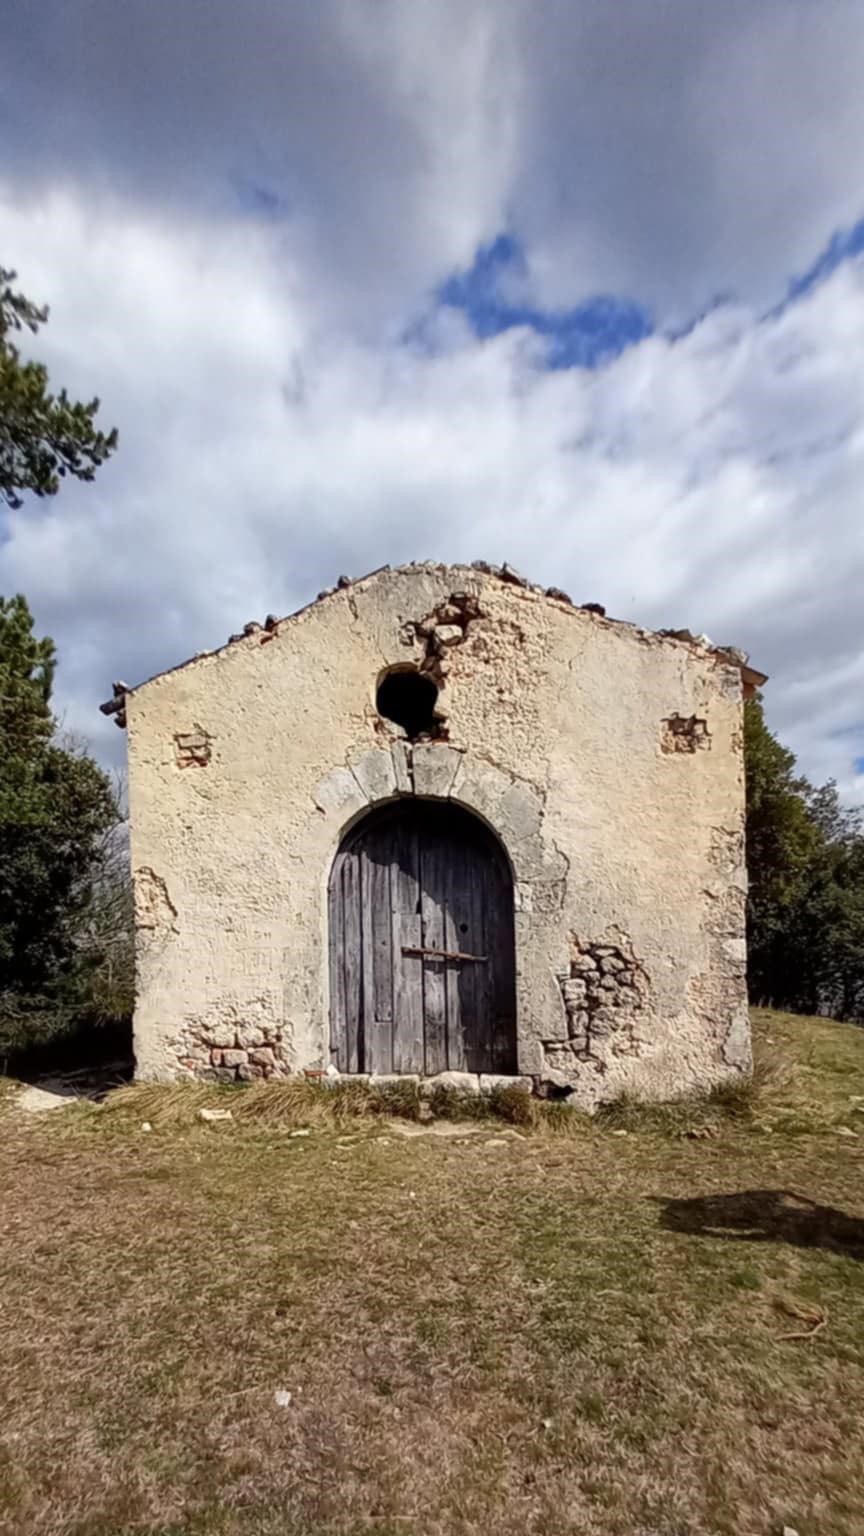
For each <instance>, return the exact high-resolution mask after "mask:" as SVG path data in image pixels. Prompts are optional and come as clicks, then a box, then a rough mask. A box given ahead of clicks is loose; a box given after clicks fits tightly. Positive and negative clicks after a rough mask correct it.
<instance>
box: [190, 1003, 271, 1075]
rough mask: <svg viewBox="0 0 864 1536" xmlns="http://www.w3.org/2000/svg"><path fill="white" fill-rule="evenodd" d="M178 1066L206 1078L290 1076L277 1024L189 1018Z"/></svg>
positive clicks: (191, 1073)
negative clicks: (205, 1020)
mask: <svg viewBox="0 0 864 1536" xmlns="http://www.w3.org/2000/svg"><path fill="white" fill-rule="evenodd" d="M175 1048H176V1054H177V1063H178V1066H180V1067H182V1068H183V1073H184V1075H185V1076H189V1077H198V1078H203V1079H204V1081H205V1082H219V1083H226V1082H232V1083H233V1082H241V1083H249V1082H253V1081H254V1080H255V1079H257V1078H261V1077H286V1076H288V1074H289V1072H290V1065H289V1054H288V1051H287V1049H286V1047H285V1045H284V1044H283V1040H282V1030H281V1029H280V1028H278V1027H277V1026H273V1025H264V1026H259V1025H257V1024H248V1023H246V1022H244V1021H242V1020H234V1019H230V1018H228V1019H223V1020H222V1021H221V1022H219V1023H216V1022H210V1023H208V1022H204V1021H201V1022H199V1021H198V1020H191V1019H190V1020H188V1021H187V1023H186V1025H185V1027H184V1029H183V1032H182V1034H181V1036H180V1038H179V1039H178V1040H177V1042H176V1047H175Z"/></svg>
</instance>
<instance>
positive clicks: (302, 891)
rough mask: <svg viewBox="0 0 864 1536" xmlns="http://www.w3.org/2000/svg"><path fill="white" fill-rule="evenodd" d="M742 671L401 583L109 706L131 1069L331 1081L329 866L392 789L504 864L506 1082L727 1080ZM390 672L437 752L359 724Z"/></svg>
mask: <svg viewBox="0 0 864 1536" xmlns="http://www.w3.org/2000/svg"><path fill="white" fill-rule="evenodd" d="M745 661H746V658H743V657H742V656H741V654H740V653H735V652H729V651H718V650H713V649H711V648H710V645H709V643H708V642H704V643H702V642H700V641H697V640H694V639H693V638H692V637H688V638H685V639H682V638H676V637H674V636H671V635H668V634H667V635H657V634H653V633H650V632H647V631H644V630H640V629H637V628H635V627H633V626H631V625H627V624H620V623H615V622H612V621H611V620H607V619H606V618H605V617H604V616H603V615H602V613H601V612H599V611H593V612H592V611H586V610H584V609H578V608H575V607H573V605H572V604H570V602H569V600H567V599H566V598H565V597H564V595H563V594H560V595H553V596H548V595H546V594H544V593H543V592H542V591H541V590H540V589H536V588H531V587H528V586H527V585H525V584H520V582H519V581H518V579H515V577H510V576H509V574H508V573H507V571H506V568H505V569H504V575H503V576H502V574H501V573H495V572H492V571H490V570H489V569H488V568H485V569H482V568H481V569H477V568H474V567H470V568H468V567H449V568H448V567H443V566H437V565H418V566H411V567H407V568H403V569H400V570H384V571H381V572H378V573H376V574H373V575H372V576H370V577H367V578H365V579H364V580H361V581H359V582H354V583H350V584H345V585H344V587H340V589H337V590H334V591H333V592H332V593H329V594H326V595H323V596H322V597H321V598H320V599H319V600H318V601H317V602H315V603H313V604H312V605H311V606H310V607H308V608H306V609H304V610H303V611H301V612H300V613H297V614H295V615H293V616H292V617H290V618H287V619H283V620H281V621H278V622H276V621H271V620H268V623H267V626H266V627H258V626H247V631H246V632H244V634H243V635H242V636H239V637H235V638H234V639H233V641H232V643H230V644H229V645H227V646H226V647H224V648H223V649H222V650H220V651H217V652H214V653H211V654H206V655H202V656H199V657H196V658H195V659H194V660H193V661H191V662H189V663H187V664H186V665H185V666H182V667H179V668H178V669H177V670H175V671H172V672H168V673H165V674H163V675H162V676H159V677H156V678H153V679H152V680H151V681H149V682H147V683H144V684H142V685H141V686H140V687H138V688H136V689H134V690H131V691H126V690H123V692H122V695H121V694H118V698H119V700H120V703H118V704H115V705H114V706H111V707H113V708H115V709H117V710H119V709H120V705H121V704H122V708H123V710H124V711H125V719H126V723H127V727H128V734H129V798H130V814H131V848H132V862H133V869H134V879H135V900H136V913H137V963H138V1002H137V1009H136V1015H135V1048H136V1057H137V1071H138V1075H139V1077H141V1078H145V1079H147V1078H149V1079H171V1078H178V1077H183V1076H189V1075H191V1076H209V1077H216V1078H218V1079H224V1078H229V1077H231V1078H233V1077H235V1076H240V1077H241V1078H250V1077H254V1076H261V1075H264V1076H269V1075H273V1074H281V1073H288V1072H293V1071H298V1070H302V1069H313V1068H326V1066H327V1064H328V1062H329V1059H330V1052H329V1027H328V1019H329V996H328V988H329V982H328V936H327V883H328V876H329V872H330V869H331V865H332V863H333V860H334V857H335V855H336V852H337V849H338V848H339V845H340V840H341V839H342V837H343V835H344V833H345V831H346V828H348V827H350V826H351V825H352V824H354V823H355V822H356V821H357V820H358V818H360V817H362V816H363V815H364V814H365V813H367V812H368V811H369V808H370V807H372V806H376V805H379V804H380V803H382V802H386V801H388V800H392V799H394V798H396V797H399V796H420V797H431V798H434V799H439V800H440V799H446V798H448V797H449V798H451V799H452V800H454V801H456V802H458V804H460V805H461V806H463V807H465V808H467V809H468V810H469V811H471V812H473V813H475V814H476V815H477V816H478V817H480V818H482V820H483V821H484V822H486V823H487V824H488V826H490V827H491V828H492V829H493V830H494V831H495V832H496V833H497V835H498V837H499V838H500V840H501V842H502V843H503V845H504V848H505V849H506V853H507V855H508V858H509V861H510V865H511V868H512V873H513V879H514V893H515V896H514V899H515V909H516V915H515V924H516V975H517V1004H518V1024H517V1033H518V1049H517V1061H518V1070H519V1072H520V1073H521V1074H523V1075H525V1076H527V1077H530V1078H532V1079H534V1080H535V1082H536V1083H537V1084H538V1085H540V1084H542V1083H546V1084H551V1085H553V1087H554V1088H555V1089H557V1090H558V1091H559V1092H564V1091H569V1090H572V1101H573V1102H574V1103H577V1104H579V1105H580V1106H582V1107H584V1108H588V1109H591V1108H593V1107H595V1106H596V1104H597V1103H599V1102H602V1101H607V1100H609V1099H614V1098H615V1097H617V1096H619V1095H620V1094H621V1093H623V1092H626V1093H628V1094H631V1095H634V1096H637V1097H643V1098H651V1099H660V1098H665V1097H670V1096H673V1095H676V1094H679V1093H682V1092H687V1091H695V1090H704V1089H707V1088H709V1087H710V1086H711V1085H713V1084H715V1083H717V1082H719V1081H722V1080H723V1079H726V1078H729V1077H734V1076H735V1075H737V1074H741V1073H746V1072H747V1071H748V1070H749V1067H750V1040H749V1027H748V1019H747V1008H746V990H745V943H744V933H745V930H744V903H745V893H746V886H745V867H744V833H743V828H744V770H743V759H742V689H743V684H742V668H743V673H744V677H745V680H746V677H747V669H746V667H745V666H744V662H745ZM403 667H414V668H419V669H422V670H423V671H424V672H425V673H427V674H429V675H430V676H432V677H433V679H434V681H435V682H436V685H437V686H438V688H439V690H440V691H439V695H438V723H437V726H436V729H437V730H438V732H439V733H440V734H439V735H438V736H437V737H436V739H432V740H417V741H414V742H409V741H407V740H406V739H404V734H403V733H402V732H401V731H400V730H399V728H398V727H396V726H394V725H392V724H391V723H390V722H388V721H386V720H384V719H383V718H382V717H381V716H380V715H379V713H378V711H377V709H376V689H377V686H378V684H379V682H380V679H381V677H382V676H383V675H385V674H386V673H387V672H388V670H389V669H393V668H403ZM108 707H109V706H106V708H108Z"/></svg>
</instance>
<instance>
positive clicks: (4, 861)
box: [0, 596, 117, 1054]
mask: <svg viewBox="0 0 864 1536" xmlns="http://www.w3.org/2000/svg"><path fill="white" fill-rule="evenodd" d="M54 665H55V653H54V646H53V643H52V641H51V640H49V639H37V637H36V636H35V635H34V633H33V619H32V616H31V614H30V610H29V608H28V606H27V603H26V601H25V599H24V598H23V597H21V596H18V597H13V598H9V599H4V598H0V1054H2V1053H3V1051H4V1050H9V1049H11V1048H12V1047H14V1046H15V1045H20V1044H24V1043H26V1042H27V1041H28V1040H30V1039H33V1038H34V1037H37V1036H39V1035H45V1034H50V1033H53V1032H55V1031H57V1030H58V1028H60V1027H62V1025H63V1022H64V1021H67V1022H68V1021H71V1019H72V1017H73V1015H74V1011H75V1008H76V1007H77V1006H78V1005H79V1004H80V1001H81V983H82V965H83V962H84V951H83V949H82V947H81V945H80V942H79V940H80V932H81V922H82V916H83V914H84V913H85V912H86V910H87V908H88V905H89V903H90V901H91V898H92V890H93V882H94V878H95V876H96V874H97V871H98V867H99V861H100V857H101V848H102V842H103V840H104V838H105V836H106V834H107V833H108V831H109V829H110V828H111V827H112V826H113V825H114V824H115V823H116V820H117V806H116V801H115V797H114V794H113V792H112V788H111V785H110V783H109V780H108V779H107V777H106V775H105V774H104V773H103V772H102V770H101V769H100V768H99V767H98V766H97V764H96V763H95V762H94V761H93V760H92V758H89V757H87V756H85V755H83V754H81V753H77V752H73V751H69V750H67V749H65V748H64V747H62V746H60V745H58V743H57V742H56V741H55V740H54V731H55V722H54V719H53V717H52V714H51V684H52V680H53V675H54Z"/></svg>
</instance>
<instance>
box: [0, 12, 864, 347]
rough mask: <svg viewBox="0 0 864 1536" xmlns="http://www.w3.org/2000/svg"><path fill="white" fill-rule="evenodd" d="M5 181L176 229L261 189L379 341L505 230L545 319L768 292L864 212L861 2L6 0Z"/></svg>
mask: <svg viewBox="0 0 864 1536" xmlns="http://www.w3.org/2000/svg"><path fill="white" fill-rule="evenodd" d="M5 15H6V24H5V26H4V35H3V50H2V56H0V103H2V124H3V131H4V164H5V170H6V174H7V175H9V176H12V177H14V178H16V180H17V181H18V182H19V184H20V186H21V187H27V186H37V187H41V186H44V185H51V184H53V183H54V181H55V180H56V179H57V177H58V176H62V177H64V178H67V179H71V180H75V181H77V182H78V183H80V184H81V185H82V186H85V187H86V188H87V189H88V196H92V195H93V193H94V189H96V188H100V187H101V188H108V189H110V190H111V191H112V192H113V193H119V194H121V195H123V196H124V197H127V198H128V199H129V200H130V201H131V202H133V203H135V204H136V205H137V204H140V203H141V202H147V203H149V204H150V205H151V206H152V207H154V208H157V209H170V210H171V213H172V216H173V217H174V218H175V219H176V220H180V221H182V220H184V219H185V218H186V217H187V216H188V215H189V214H190V212H191V216H192V217H194V218H200V217H202V216H205V215H206V216H207V217H208V218H210V219H212V221H213V238H214V239H218V238H220V230H221V223H222V218H223V216H224V214H225V211H226V208H228V207H229V206H230V205H231V204H232V203H235V204H236V197H237V189H238V188H242V187H244V186H245V187H246V188H247V191H248V188H249V186H250V184H255V183H257V184H263V185H264V186H266V187H267V188H268V189H269V191H270V193H271V194H272V195H273V197H274V198H275V200H276V202H277V204H278V208H279V212H280V217H281V218H282V219H283V220H284V221H285V225H286V228H287V230H288V231H289V232H290V238H291V241H292V245H293V248H294V249H298V250H299V249H302V251H303V265H304V268H305V269H306V270H308V271H309V272H311V271H312V270H313V268H314V271H315V277H316V289H317V292H318V293H319V295H320V296H321V298H322V301H323V302H324V304H325V307H326V310H327V313H328V315H329V317H330V319H331V320H333V319H338V320H339V322H340V324H341V325H343V326H344V325H350V326H351V327H352V328H353V329H354V330H356V331H360V330H367V331H370V332H374V331H376V330H380V329H382V328H383V329H386V328H387V327H388V326H391V325H393V324H401V323H402V321H403V320H404V317H405V313H406V310H408V309H410V308H411V307H413V306H414V305H416V304H418V303H419V302H420V300H421V298H422V295H423V293H424V291H425V290H427V289H429V288H430V287H431V286H433V285H435V284H436V283H437V282H439V281H440V280H441V279H442V278H443V277H444V276H446V275H447V274H448V273H449V272H451V271H452V270H453V268H454V267H458V266H460V265H466V264H470V261H471V258H472V255H473V252H474V250H475V247H476V246H477V244H478V243H480V242H482V241H483V240H486V239H489V238H490V237H492V236H494V235H495V234H496V233H498V232H499V231H500V230H501V229H502V228H505V227H507V226H508V225H512V227H513V228H514V230H515V232H516V234H517V235H519V236H520V237H521V238H522V240H523V243H525V245H526V246H527V248H528V250H529V254H530V271H531V274H532V277H533V282H534V286H535V291H536V294H537V296H538V297H539V299H540V301H541V302H543V303H545V304H547V305H548V304H568V303H574V302H576V301H578V300H579V299H581V298H583V297H584V296H585V295H586V294H590V293H592V292H597V291H598V290H600V291H609V290H613V291H617V292H621V293H625V294H627V295H628V296H630V297H632V298H635V299H638V300H641V301H643V302H645V303H648V304H651V305H655V306H656V307H657V310H658V313H659V315H660V316H661V318H663V319H666V318H669V317H670V316H682V315H683V316H684V317H685V318H686V317H689V316H690V315H691V314H692V313H693V312H694V310H698V309H700V308H701V307H702V306H703V305H704V304H705V303H706V302H708V301H709V300H710V299H712V298H713V297H714V295H715V294H716V293H717V292H718V291H722V292H727V291H729V290H730V289H733V290H735V291H736V292H737V293H739V295H740V296H741V297H742V298H743V299H744V300H745V301H747V302H755V303H762V302H763V301H765V300H766V299H770V298H777V297H779V295H780V294H781V292H782V291H783V287H784V284H785V280H786V278H787V277H788V276H789V275H791V274H792V273H794V272H796V271H799V270H801V269H802V268H803V267H806V266H807V264H808V263H809V262H810V260H811V259H812V257H813V256H814V254H815V253H816V251H817V250H818V249H819V248H820V247H821V245H822V244H823V242H824V241H825V239H826V238H827V236H828V235H829V234H830V233H831V231H832V230H833V229H834V228H836V227H837V226H838V225H843V224H847V223H849V222H850V221H852V220H854V219H856V218H858V217H860V215H861V212H862V209H861V205H860V174H859V163H860V151H861V144H862V142H864V92H862V90H861V88H860V82H861V79H862V76H864V8H862V6H861V5H860V0H818V3H816V0H722V3H715V4H709V3H701V4H700V3H694V0H650V3H649V0H614V3H610V0H544V3H543V4H542V5H538V4H537V3H535V0H434V3H431V4H430V3H427V4H422V5H421V4H414V5H412V4H406V3H405V0H328V3H327V4H326V5H309V4H301V3H297V0H293V3H292V0H245V3H244V4H243V5H238V4H237V3H236V0H206V3H205V0H198V3H195V0H186V3H182V4H178V3H177V0H123V3H122V4H118V3H117V0H87V4H86V5H69V4H68V3H65V0H41V3H40V4H39V5H38V6H34V5H33V4H32V3H31V0H7V4H6V7H5Z"/></svg>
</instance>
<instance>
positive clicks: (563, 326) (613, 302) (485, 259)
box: [436, 235, 654, 368]
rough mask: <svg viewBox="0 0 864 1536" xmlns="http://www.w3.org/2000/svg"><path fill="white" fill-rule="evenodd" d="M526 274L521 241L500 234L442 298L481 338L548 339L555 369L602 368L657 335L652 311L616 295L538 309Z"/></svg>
mask: <svg viewBox="0 0 864 1536" xmlns="http://www.w3.org/2000/svg"><path fill="white" fill-rule="evenodd" d="M526 273H527V264H526V261H525V253H524V250H523V248H522V246H521V245H520V243H519V241H518V240H515V239H514V238H513V236H512V235H499V236H498V238H497V239H496V240H493V241H492V242H491V244H489V245H485V246H481V248H480V249H479V250H478V252H477V255H476V256H475V258H474V261H473V263H472V265H471V267H470V268H469V269H468V270H467V271H465V272H459V273H456V274H454V276H453V277H451V278H448V280H447V282H446V283H444V284H442V286H441V287H440V288H439V290H438V293H437V295H436V298H437V301H438V303H439V304H441V305H446V306H449V307H450V308H451V309H458V310H461V311H462V312H463V313H464V314H465V316H466V317H467V319H468V321H469V323H470V325H471V328H472V330H473V331H474V334H475V336H478V337H479V338H480V339H481V340H485V339H486V338H488V337H490V336H499V335H500V334H501V333H502V331H509V330H512V329H513V328H514V327H515V326H527V327H529V328H530V329H531V330H533V331H534V332H535V334H536V335H538V336H542V337H544V338H545V339H546V340H547V342H548V352H547V366H548V367H549V368H596V367H597V366H598V365H599V364H600V363H605V362H609V361H610V360H611V359H612V358H614V357H618V356H619V355H620V353H622V352H623V351H624V350H625V349H626V348H627V347H632V346H634V345H635V343H636V342H639V341H644V339H645V337H646V336H650V335H651V334H652V333H653V330H654V325H653V322H652V319H651V316H650V314H649V312H648V310H647V309H645V307H644V306H643V305H641V304H637V303H635V302H634V301H633V300H632V299H625V298H619V297H618V296H616V295H614V294H594V295H592V296H591V297H590V298H588V299H585V300H584V302H583V303H581V304H577V305H575V306H574V307H573V308H572V309H556V310H543V309H537V308H535V307H534V306H533V305H531V304H528V303H525V302H523V301H522V300H521V299H520V297H519V290H520V288H521V287H522V286H523V284H524V279H525V276H526Z"/></svg>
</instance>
